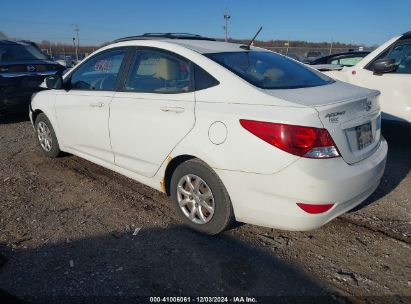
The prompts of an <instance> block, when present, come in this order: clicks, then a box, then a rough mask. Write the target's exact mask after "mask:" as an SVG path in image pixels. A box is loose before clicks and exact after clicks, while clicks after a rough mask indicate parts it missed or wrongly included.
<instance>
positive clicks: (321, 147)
mask: <svg viewBox="0 0 411 304" xmlns="http://www.w3.org/2000/svg"><path fill="white" fill-rule="evenodd" d="M240 124H241V125H242V126H243V128H245V129H246V130H247V131H249V132H251V133H252V134H254V135H255V136H257V137H258V138H261V139H262V140H264V141H266V142H267V143H269V144H270V145H273V146H275V147H277V148H279V149H281V150H284V151H286V152H288V153H291V154H294V155H297V156H302V157H307V158H332V157H338V156H340V153H339V152H338V149H337V147H336V146H335V143H334V141H333V139H332V138H331V136H330V134H329V133H328V131H327V130H326V129H320V128H312V127H303V126H295V125H286V124H279V123H271V122H263V121H255V120H246V119H240Z"/></svg>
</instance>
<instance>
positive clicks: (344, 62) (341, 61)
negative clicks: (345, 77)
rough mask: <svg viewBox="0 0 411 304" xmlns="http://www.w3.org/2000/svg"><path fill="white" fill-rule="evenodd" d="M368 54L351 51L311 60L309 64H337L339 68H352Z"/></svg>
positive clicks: (367, 52)
mask: <svg viewBox="0 0 411 304" xmlns="http://www.w3.org/2000/svg"><path fill="white" fill-rule="evenodd" d="M369 53H370V51H352V52H344V53H338V54H332V55H328V56H323V57H319V58H316V59H314V60H312V61H311V62H310V64H312V65H315V64H338V65H340V66H354V65H355V64H357V62H359V61H360V60H361V59H363V58H364V57H365V56H367V55H368V54H369Z"/></svg>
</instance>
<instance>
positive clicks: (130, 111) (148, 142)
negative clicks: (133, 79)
mask: <svg viewBox="0 0 411 304" xmlns="http://www.w3.org/2000/svg"><path fill="white" fill-rule="evenodd" d="M194 105H195V101H194V93H184V94H178V100H177V99H176V97H175V95H174V94H152V93H131V92H117V93H116V94H115V96H114V98H113V101H112V102H111V105H110V120H109V126H110V138H111V146H112V149H113V152H114V154H115V163H116V165H118V166H120V167H123V168H125V169H127V170H130V171H133V172H136V173H138V174H141V175H143V176H146V177H152V176H154V174H155V173H156V172H157V170H158V169H159V167H160V165H161V164H162V163H163V162H164V160H165V159H166V158H167V156H168V155H169V154H170V152H171V151H172V150H173V148H174V147H175V146H176V145H177V144H178V143H179V142H180V141H181V140H182V139H183V138H184V137H185V136H186V135H187V134H188V133H189V132H190V130H191V129H192V128H193V127H194V123H195V117H194ZM142 146H144V149H142Z"/></svg>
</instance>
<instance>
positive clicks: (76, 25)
mask: <svg viewBox="0 0 411 304" xmlns="http://www.w3.org/2000/svg"><path fill="white" fill-rule="evenodd" d="M71 26H73V27H74V30H75V31H76V38H77V47H76V45H74V46H75V47H76V61H78V51H79V48H80V35H79V32H80V28H79V26H78V24H72V25H71ZM73 43H74V38H73Z"/></svg>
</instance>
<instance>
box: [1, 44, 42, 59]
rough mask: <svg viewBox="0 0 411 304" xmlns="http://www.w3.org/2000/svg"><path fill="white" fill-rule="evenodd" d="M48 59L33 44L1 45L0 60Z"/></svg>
mask: <svg viewBox="0 0 411 304" xmlns="http://www.w3.org/2000/svg"><path fill="white" fill-rule="evenodd" d="M46 59H48V58H47V56H46V55H45V54H43V53H42V52H41V51H40V50H39V49H38V48H36V47H35V46H33V45H18V44H14V45H1V46H0V61H16V60H17V61H18V60H46Z"/></svg>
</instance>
